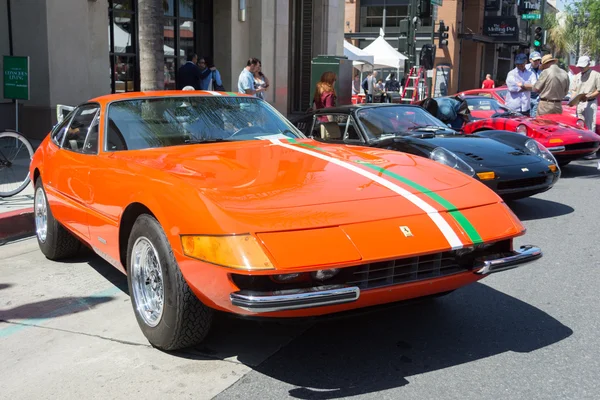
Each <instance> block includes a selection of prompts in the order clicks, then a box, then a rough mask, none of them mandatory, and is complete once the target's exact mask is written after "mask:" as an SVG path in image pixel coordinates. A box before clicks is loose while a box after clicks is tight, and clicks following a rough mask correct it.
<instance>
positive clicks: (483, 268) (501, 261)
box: [474, 246, 542, 275]
mask: <svg viewBox="0 0 600 400" xmlns="http://www.w3.org/2000/svg"><path fill="white" fill-rule="evenodd" d="M541 256H542V250H541V249H540V248H539V247H535V246H521V248H520V249H519V250H515V251H512V252H511V253H510V255H506V256H504V257H499V258H490V259H487V260H480V261H477V262H476V264H475V268H474V272H475V273H476V274H480V275H489V274H493V273H495V272H500V271H506V270H507V269H512V268H516V267H518V266H520V265H521V264H525V263H528V262H531V261H535V260H537V259H538V258H540V257H541Z"/></svg>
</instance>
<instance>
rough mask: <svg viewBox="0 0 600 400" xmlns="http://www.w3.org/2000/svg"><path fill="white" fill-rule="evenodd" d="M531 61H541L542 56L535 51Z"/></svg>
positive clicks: (530, 55)
mask: <svg viewBox="0 0 600 400" xmlns="http://www.w3.org/2000/svg"><path fill="white" fill-rule="evenodd" d="M529 59H530V60H532V61H535V60H541V59H542V55H541V54H540V53H538V52H537V51H534V52H533V53H531V54H529Z"/></svg>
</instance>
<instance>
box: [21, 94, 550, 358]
mask: <svg viewBox="0 0 600 400" xmlns="http://www.w3.org/2000/svg"><path fill="white" fill-rule="evenodd" d="M31 176H32V177H33V179H34V182H35V225H36V232H37V240H38V242H39V246H40V248H41V251H42V252H43V253H44V254H45V255H46V257H48V258H49V259H52V260H56V259H60V258H64V257H68V256H71V255H73V254H75V253H76V252H77V251H78V249H79V248H80V246H81V244H84V245H86V246H88V247H90V248H92V249H93V250H94V251H95V252H96V253H97V254H99V255H100V256H101V257H102V258H104V259H105V260H107V261H108V262H110V263H111V264H113V265H114V266H115V267H117V268H119V269H120V270H122V271H123V272H125V273H126V274H127V277H128V284H129V293H130V295H131V300H132V305H133V309H134V313H135V316H136V318H137V321H138V323H139V325H140V328H141V330H142V331H143V333H144V334H145V336H146V337H147V339H148V341H149V342H150V343H151V344H152V345H154V346H156V347H158V348H161V349H165V350H173V349H177V348H181V347H186V346H190V345H193V344H195V343H198V342H200V341H201V340H202V339H203V338H204V337H205V336H206V334H207V332H208V331H209V329H210V326H211V322H212V320H213V315H214V313H215V311H222V312H230V313H235V314H243V315H253V316H266V317H303V316H317V315H324V314H331V313H337V312H341V311H347V310H352V309H357V308H364V307H369V306H375V305H380V304H384V303H392V302H397V301H401V300H406V299H411V298H417V297H423V296H430V295H438V294H443V293H447V292H450V291H452V290H454V289H457V288H460V287H462V286H465V285H467V284H470V283H472V282H475V281H477V280H479V279H481V278H483V277H485V276H486V275H488V274H490V273H493V272H497V271H503V270H506V269H509V268H514V267H516V266H518V265H521V264H523V263H526V262H529V261H532V260H535V259H537V258H539V257H541V255H542V253H541V251H540V249H539V248H537V247H534V246H524V247H521V248H519V249H513V239H514V238H515V237H517V236H520V235H523V234H524V232H525V229H524V228H523V225H522V224H521V222H520V221H519V220H518V218H517V217H516V216H515V215H514V214H513V213H512V212H511V211H510V209H509V208H508V207H507V206H506V205H505V204H504V203H503V202H502V200H501V199H500V198H499V197H498V196H497V195H496V194H495V193H494V192H493V191H492V190H490V189H488V188H487V187H486V186H485V185H483V184H482V183H480V182H478V181H477V180H475V179H472V178H470V177H468V176H467V175H465V174H463V173H462V172H460V171H457V170H455V169H453V168H451V167H449V166H446V165H442V164H440V163H439V162H436V161H434V160H429V159H426V158H421V157H418V156H413V155H408V154H404V153H400V152H397V151H388V150H382V149H373V148H366V147H354V146H345V145H337V144H324V143H320V142H316V141H313V140H310V139H307V138H306V137H305V136H303V134H302V133H301V132H300V131H298V130H297V129H296V128H295V127H294V126H293V125H292V124H291V123H290V122H289V121H288V120H287V119H286V118H284V117H283V116H282V115H281V114H279V113H278V112H277V111H276V110H275V109H274V108H273V107H272V106H270V105H269V104H268V103H267V102H265V101H263V100H261V99H257V98H255V97H251V96H244V95H236V94H233V93H217V92H201V91H189V92H188V91H185V92H184V91H164V92H160V91H159V92H147V93H126V94H115V95H109V96H104V97H99V98H96V99H93V100H90V101H88V102H87V103H85V104H81V105H80V106H78V107H76V108H74V109H73V110H72V111H71V112H70V113H69V114H68V115H67V116H66V117H64V118H62V119H61V120H60V121H59V123H58V124H57V125H56V126H55V127H54V128H53V129H52V131H51V132H50V134H49V135H48V136H47V137H46V138H45V140H44V141H43V143H42V144H41V146H40V147H39V148H38V150H37V151H36V153H35V156H34V158H33V160H32V163H31Z"/></svg>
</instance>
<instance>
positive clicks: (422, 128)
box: [407, 125, 448, 132]
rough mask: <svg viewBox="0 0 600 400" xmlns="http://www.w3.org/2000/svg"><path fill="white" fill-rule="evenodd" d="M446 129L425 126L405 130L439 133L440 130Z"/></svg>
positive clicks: (445, 127)
mask: <svg viewBox="0 0 600 400" xmlns="http://www.w3.org/2000/svg"><path fill="white" fill-rule="evenodd" d="M446 129H448V127H447V126H437V125H425V126H411V127H410V128H407V130H409V131H430V132H431V131H434V132H437V131H441V130H444V131H445V130H446Z"/></svg>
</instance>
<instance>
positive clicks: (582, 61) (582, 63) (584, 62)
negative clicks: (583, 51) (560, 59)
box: [577, 56, 590, 68]
mask: <svg viewBox="0 0 600 400" xmlns="http://www.w3.org/2000/svg"><path fill="white" fill-rule="evenodd" d="M588 65H590V58H589V57H588V56H581V57H579V60H577V66H578V67H579V68H583V67H587V66H588Z"/></svg>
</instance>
